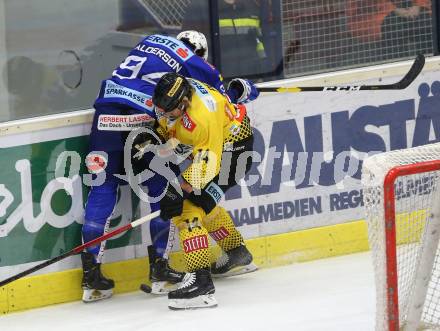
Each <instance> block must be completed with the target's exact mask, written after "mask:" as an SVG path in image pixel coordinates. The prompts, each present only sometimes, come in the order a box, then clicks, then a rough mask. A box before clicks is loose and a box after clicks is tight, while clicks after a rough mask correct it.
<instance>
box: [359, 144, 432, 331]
mask: <svg viewBox="0 0 440 331" xmlns="http://www.w3.org/2000/svg"><path fill="white" fill-rule="evenodd" d="M439 175H440V143H437V144H431V145H425V146H420V147H415V148H410V149H405V150H398V151H392V152H387V153H382V154H377V155H374V156H372V157H370V158H367V159H366V160H365V161H364V165H363V170H362V184H363V188H364V203H365V209H366V218H367V222H368V239H369V243H370V248H371V252H372V259H373V264H374V272H375V282H376V309H377V311H376V330H387V331H396V330H440V260H439V250H438V246H439V245H438V242H439V237H440V217H439V212H440V194H439V192H440V189H439V188H438V186H439V185H438V182H439Z"/></svg>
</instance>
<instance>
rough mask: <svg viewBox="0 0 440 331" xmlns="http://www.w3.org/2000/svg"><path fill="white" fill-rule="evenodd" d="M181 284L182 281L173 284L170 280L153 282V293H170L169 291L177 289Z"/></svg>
mask: <svg viewBox="0 0 440 331" xmlns="http://www.w3.org/2000/svg"><path fill="white" fill-rule="evenodd" d="M179 284H180V283H177V284H171V283H170V282H152V283H151V294H156V295H164V294H168V293H169V292H171V291H174V290H176V289H177V286H178V285H179Z"/></svg>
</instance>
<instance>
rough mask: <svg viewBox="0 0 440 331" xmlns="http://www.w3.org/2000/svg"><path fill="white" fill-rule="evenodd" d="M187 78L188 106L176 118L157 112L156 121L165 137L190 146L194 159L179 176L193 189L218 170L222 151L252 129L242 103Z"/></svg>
mask: <svg viewBox="0 0 440 331" xmlns="http://www.w3.org/2000/svg"><path fill="white" fill-rule="evenodd" d="M187 79H188V78H187ZM188 81H189V83H190V84H191V86H192V87H193V93H192V98H191V105H190V107H189V108H188V109H187V110H186V112H185V113H184V114H183V115H182V116H181V117H179V118H177V119H175V120H170V119H167V118H165V117H163V116H162V117H161V116H160V115H159V116H158V121H159V126H160V128H161V129H162V130H163V131H165V132H166V136H167V138H168V139H172V138H175V139H176V140H177V141H178V143H180V144H182V145H183V146H185V148H186V149H188V148H191V149H192V159H193V162H192V164H191V165H190V166H189V167H188V168H187V169H186V170H185V171H184V172H183V173H182V177H183V178H184V179H185V180H186V181H187V182H188V183H189V184H191V186H192V187H193V188H195V189H202V188H204V187H205V186H206V185H207V184H208V183H209V182H210V181H211V180H212V179H213V178H214V177H215V176H216V175H217V174H218V173H219V172H220V164H221V158H222V152H223V151H224V150H228V148H230V147H232V144H233V143H234V142H238V141H241V140H244V139H246V138H248V137H250V136H251V135H252V128H251V126H250V122H249V118H248V117H247V115H246V108H245V106H244V105H233V104H232V103H230V102H229V100H228V98H227V97H225V96H224V95H222V94H220V93H219V92H218V91H217V90H216V89H214V88H212V87H210V86H209V85H206V84H203V83H201V82H200V81H197V80H195V79H188ZM182 145H181V146H182Z"/></svg>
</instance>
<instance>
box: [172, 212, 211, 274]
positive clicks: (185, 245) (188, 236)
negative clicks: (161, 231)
mask: <svg viewBox="0 0 440 331" xmlns="http://www.w3.org/2000/svg"><path fill="white" fill-rule="evenodd" d="M179 228H180V232H179V238H180V246H181V248H182V250H183V252H184V257H185V261H186V264H187V267H188V271H190V272H191V271H195V270H198V269H201V268H209V266H210V259H209V240H208V231H207V230H206V229H205V228H204V227H203V226H202V224H201V222H200V219H199V218H192V219H186V220H184V221H183V222H181V224H180V227H179Z"/></svg>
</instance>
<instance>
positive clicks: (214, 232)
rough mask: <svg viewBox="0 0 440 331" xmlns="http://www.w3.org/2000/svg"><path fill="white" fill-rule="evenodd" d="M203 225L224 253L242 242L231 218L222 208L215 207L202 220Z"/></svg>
mask: <svg viewBox="0 0 440 331" xmlns="http://www.w3.org/2000/svg"><path fill="white" fill-rule="evenodd" d="M203 225H204V226H205V228H206V229H207V230H208V232H209V235H210V236H211V237H212V238H213V239H214V240H215V241H216V242H217V244H218V245H219V246H220V247H221V248H222V249H223V251H225V252H227V251H229V250H231V249H233V248H236V247H238V246H240V245H241V244H242V243H243V242H244V241H243V237H242V236H241V234H240V232H238V230H237V229H236V228H235V225H234V222H233V221H232V218H231V216H230V215H229V213H228V212H227V211H226V209H225V208H223V207H220V206H216V207H215V208H214V209H213V210H212V211H211V212H210V213H209V214H208V215H206V216H205V217H204V218H203Z"/></svg>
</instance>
